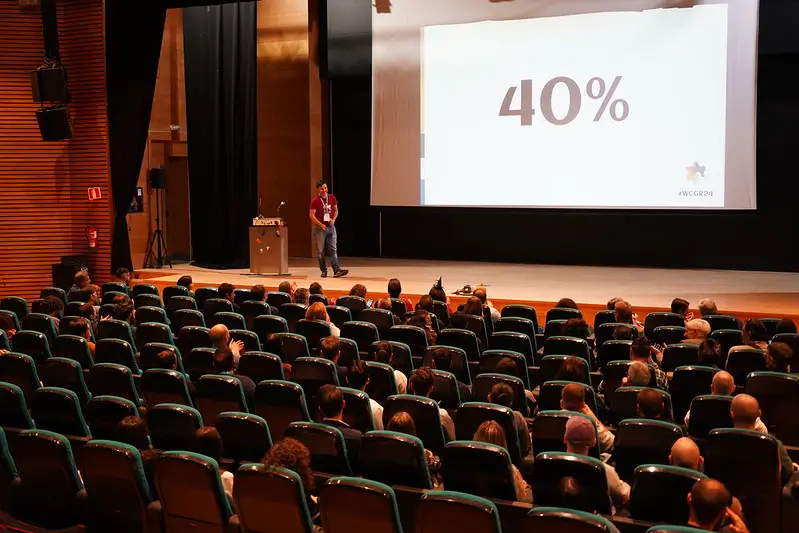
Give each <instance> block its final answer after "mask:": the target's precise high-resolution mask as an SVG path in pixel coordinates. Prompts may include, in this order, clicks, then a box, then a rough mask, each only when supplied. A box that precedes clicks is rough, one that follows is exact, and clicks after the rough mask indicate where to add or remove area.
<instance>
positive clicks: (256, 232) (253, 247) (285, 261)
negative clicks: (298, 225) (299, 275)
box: [250, 218, 289, 276]
mask: <svg viewBox="0 0 799 533" xmlns="http://www.w3.org/2000/svg"><path fill="white" fill-rule="evenodd" d="M250 272H251V273H253V274H263V275H266V276H287V275H289V228H288V226H286V223H285V221H284V220H283V219H282V218H256V219H254V220H253V225H252V226H250Z"/></svg>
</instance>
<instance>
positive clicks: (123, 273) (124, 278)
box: [114, 267, 132, 287]
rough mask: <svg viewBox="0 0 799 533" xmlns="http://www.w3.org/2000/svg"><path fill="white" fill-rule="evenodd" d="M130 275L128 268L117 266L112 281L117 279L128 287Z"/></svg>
mask: <svg viewBox="0 0 799 533" xmlns="http://www.w3.org/2000/svg"><path fill="white" fill-rule="evenodd" d="M131 277H132V275H131V272H130V270H128V269H127V268H125V267H119V268H118V269H116V270H115V271H114V281H118V282H119V283H122V284H123V285H125V287H130V278H131Z"/></svg>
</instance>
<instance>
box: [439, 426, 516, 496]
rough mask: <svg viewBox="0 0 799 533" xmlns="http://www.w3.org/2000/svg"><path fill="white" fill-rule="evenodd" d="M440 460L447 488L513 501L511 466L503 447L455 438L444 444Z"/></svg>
mask: <svg viewBox="0 0 799 533" xmlns="http://www.w3.org/2000/svg"><path fill="white" fill-rule="evenodd" d="M441 460H442V464H443V465H444V479H445V483H446V487H447V489H448V490H455V491H459V492H465V493H467V494H472V495H474V496H481V497H483V498H491V499H498V500H509V501H516V489H515V485H514V477H513V469H512V466H511V460H510V455H509V454H508V451H507V450H506V449H505V448H503V447H501V446H497V445H496V444H488V443H484V442H474V441H471V440H458V441H454V442H450V443H448V444H447V445H446V447H445V448H444V454H443V456H442V458H441Z"/></svg>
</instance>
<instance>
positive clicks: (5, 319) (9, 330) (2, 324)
mask: <svg viewBox="0 0 799 533" xmlns="http://www.w3.org/2000/svg"><path fill="white" fill-rule="evenodd" d="M0 329H2V330H3V331H4V332H5V334H6V338H7V339H8V340H11V338H12V337H13V336H14V334H15V333H16V332H17V329H16V324H14V319H13V318H11V315H10V314H8V313H0Z"/></svg>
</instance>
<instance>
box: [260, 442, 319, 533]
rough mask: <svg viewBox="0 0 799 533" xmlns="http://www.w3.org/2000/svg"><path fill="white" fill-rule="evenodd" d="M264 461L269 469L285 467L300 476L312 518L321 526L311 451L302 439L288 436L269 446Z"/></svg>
mask: <svg viewBox="0 0 799 533" xmlns="http://www.w3.org/2000/svg"><path fill="white" fill-rule="evenodd" d="M263 463H264V467H265V468H266V469H267V470H268V469H270V468H275V467H278V468H285V469H286V470H291V471H292V472H295V473H296V474H297V475H298V476H299V477H300V480H301V481H302V488H303V492H305V502H306V504H307V505H308V512H309V514H310V515H311V520H313V522H314V524H315V525H316V526H320V525H321V520H320V517H319V505H318V498H317V497H316V496H315V495H314V489H315V485H314V476H313V472H312V471H311V452H309V451H308V448H306V447H305V445H304V444H303V443H301V442H300V441H298V440H296V439H292V438H288V437H287V438H285V439H283V440H281V441H278V442H276V443H275V444H274V445H273V446H272V447H271V448H269V451H268V452H266V455H265V456H264V459H263Z"/></svg>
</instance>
